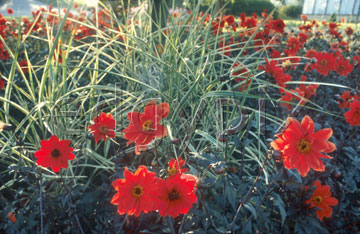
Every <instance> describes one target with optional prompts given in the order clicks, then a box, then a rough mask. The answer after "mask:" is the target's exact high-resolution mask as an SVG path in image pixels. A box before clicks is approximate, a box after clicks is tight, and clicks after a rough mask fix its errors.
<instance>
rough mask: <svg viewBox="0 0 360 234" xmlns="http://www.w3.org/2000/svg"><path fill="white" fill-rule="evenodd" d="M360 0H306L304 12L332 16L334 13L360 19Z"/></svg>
mask: <svg viewBox="0 0 360 234" xmlns="http://www.w3.org/2000/svg"><path fill="white" fill-rule="evenodd" d="M359 9H360V0H304V5H303V14H307V15H320V16H330V15H333V14H336V15H339V16H342V17H343V16H346V17H347V18H349V19H352V20H356V21H358V20H359V13H360V12H359V11H360V10H359Z"/></svg>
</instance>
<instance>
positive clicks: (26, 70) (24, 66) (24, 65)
mask: <svg viewBox="0 0 360 234" xmlns="http://www.w3.org/2000/svg"><path fill="white" fill-rule="evenodd" d="M19 65H20V67H21V70H22V71H23V73H24V74H26V73H29V69H30V68H29V67H28V63H27V61H26V60H25V59H24V60H22V61H21V62H20V63H19Z"/></svg>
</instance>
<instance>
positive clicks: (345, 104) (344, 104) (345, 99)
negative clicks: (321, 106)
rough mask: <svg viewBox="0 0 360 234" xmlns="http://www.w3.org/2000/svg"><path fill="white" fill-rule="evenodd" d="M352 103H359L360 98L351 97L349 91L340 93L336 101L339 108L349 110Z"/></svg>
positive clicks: (356, 96)
mask: <svg viewBox="0 0 360 234" xmlns="http://www.w3.org/2000/svg"><path fill="white" fill-rule="evenodd" d="M353 101H360V97H359V96H358V95H356V94H354V95H351V92H350V91H344V92H342V94H341V96H340V99H339V101H338V103H339V107H340V108H350V103H351V102H353Z"/></svg>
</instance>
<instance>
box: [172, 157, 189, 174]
mask: <svg viewBox="0 0 360 234" xmlns="http://www.w3.org/2000/svg"><path fill="white" fill-rule="evenodd" d="M184 166H185V160H184V159H182V158H181V157H178V159H177V160H176V159H175V158H172V159H170V161H169V167H168V174H169V176H175V175H178V174H182V173H183V172H188V171H189V169H187V168H182V167H184Z"/></svg>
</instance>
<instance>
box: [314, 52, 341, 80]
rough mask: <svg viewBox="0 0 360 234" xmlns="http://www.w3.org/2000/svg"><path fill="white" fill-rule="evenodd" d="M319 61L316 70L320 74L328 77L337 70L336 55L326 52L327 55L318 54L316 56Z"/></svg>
mask: <svg viewBox="0 0 360 234" xmlns="http://www.w3.org/2000/svg"><path fill="white" fill-rule="evenodd" d="M315 58H316V59H317V63H316V65H315V69H316V70H317V72H319V73H320V74H322V75H324V76H327V75H328V74H329V71H333V70H335V69H336V58H335V57H334V55H332V54H330V53H328V52H326V53H317V54H316V55H315Z"/></svg>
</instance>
